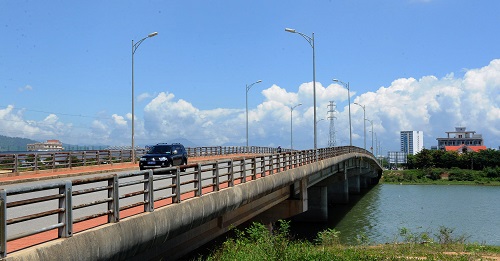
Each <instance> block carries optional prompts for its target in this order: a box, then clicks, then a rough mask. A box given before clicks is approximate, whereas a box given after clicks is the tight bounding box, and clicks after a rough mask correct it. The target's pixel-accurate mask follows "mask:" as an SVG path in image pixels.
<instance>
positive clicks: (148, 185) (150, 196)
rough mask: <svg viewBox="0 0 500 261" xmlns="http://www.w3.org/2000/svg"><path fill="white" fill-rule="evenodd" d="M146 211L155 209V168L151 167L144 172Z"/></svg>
mask: <svg viewBox="0 0 500 261" xmlns="http://www.w3.org/2000/svg"><path fill="white" fill-rule="evenodd" d="M144 177H145V182H144V192H145V193H144V202H145V204H144V212H153V211H154V209H155V198H154V187H153V170H152V169H149V170H148V171H147V172H146V173H144Z"/></svg>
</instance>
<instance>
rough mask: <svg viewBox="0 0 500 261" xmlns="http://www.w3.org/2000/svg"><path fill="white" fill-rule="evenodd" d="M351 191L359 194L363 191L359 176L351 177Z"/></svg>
mask: <svg viewBox="0 0 500 261" xmlns="http://www.w3.org/2000/svg"><path fill="white" fill-rule="evenodd" d="M348 180H349V182H348V183H349V193H351V194H359V193H361V185H360V178H359V176H352V177H349V179H348Z"/></svg>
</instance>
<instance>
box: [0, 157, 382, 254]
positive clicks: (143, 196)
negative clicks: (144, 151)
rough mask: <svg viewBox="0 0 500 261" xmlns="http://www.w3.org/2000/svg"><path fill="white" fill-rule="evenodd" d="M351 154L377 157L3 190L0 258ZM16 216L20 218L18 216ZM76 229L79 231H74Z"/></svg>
mask: <svg viewBox="0 0 500 261" xmlns="http://www.w3.org/2000/svg"><path fill="white" fill-rule="evenodd" d="M219 152H220V150H219ZM349 152H358V153H365V154H367V155H369V156H373V155H372V154H371V153H370V152H368V151H366V150H363V149H360V148H357V147H335V148H326V149H318V150H316V151H315V150H304V151H290V152H282V153H276V154H262V155H257V156H252V157H239V158H233V159H224V160H216V161H209V162H204V163H197V164H189V165H184V166H177V167H169V168H163V169H154V170H147V171H133V172H121V173H114V174H104V175H99V176H94V177H91V178H82V179H73V180H71V181H61V182H54V183H48V184H37V185H30V184H27V185H25V186H22V187H15V188H4V189H0V257H5V256H6V255H7V246H8V242H12V241H14V240H17V239H21V238H27V237H36V236H40V235H42V234H43V233H45V234H46V233H48V232H50V231H53V232H54V231H56V230H57V235H56V236H52V238H50V237H51V236H48V238H45V239H41V240H42V241H48V240H51V239H55V238H67V237H71V236H72V235H73V234H74V233H77V232H80V231H83V230H85V229H88V228H90V227H96V226H99V225H103V224H106V223H114V222H119V221H120V219H121V218H124V217H128V216H132V215H135V214H138V213H144V212H152V211H154V209H155V208H158V207H161V206H165V205H168V204H176V203H180V202H181V195H182V196H183V197H184V198H192V197H199V196H201V195H203V194H207V193H211V192H215V191H219V190H220V189H222V188H227V187H233V186H235V185H237V184H240V183H245V182H247V181H249V180H254V179H257V178H261V177H265V176H266V175H272V174H275V173H278V172H281V171H284V170H288V169H292V168H296V167H299V166H302V165H305V164H310V163H313V162H316V161H318V160H323V159H325V158H331V157H335V156H338V155H342V154H346V153H349ZM235 153H239V152H235ZM212 155H213V154H212ZM21 209H22V210H23V211H20V210H21ZM11 210H12V213H11V212H10V211H11ZM14 210H18V211H14ZM27 210H30V211H29V212H26V211H27ZM14 212H18V214H17V215H14ZM85 222H87V223H86V224H85ZM77 224H78V225H79V228H78V229H74V226H75V225H77ZM8 231H13V232H8Z"/></svg>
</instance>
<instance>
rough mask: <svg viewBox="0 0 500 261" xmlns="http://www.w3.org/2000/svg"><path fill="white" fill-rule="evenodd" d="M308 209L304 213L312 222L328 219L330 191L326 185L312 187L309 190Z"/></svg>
mask: <svg viewBox="0 0 500 261" xmlns="http://www.w3.org/2000/svg"><path fill="white" fill-rule="evenodd" d="M307 196H308V210H307V212H305V213H304V214H306V216H307V218H306V219H307V220H309V221H311V222H326V221H328V193H327V188H326V187H319V186H317V187H310V188H309V189H308V191H307Z"/></svg>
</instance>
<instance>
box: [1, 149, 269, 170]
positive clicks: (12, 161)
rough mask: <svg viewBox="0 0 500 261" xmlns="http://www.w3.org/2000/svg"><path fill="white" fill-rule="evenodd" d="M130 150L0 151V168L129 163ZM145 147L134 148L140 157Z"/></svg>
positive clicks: (196, 153) (197, 152)
mask: <svg viewBox="0 0 500 261" xmlns="http://www.w3.org/2000/svg"><path fill="white" fill-rule="evenodd" d="M275 150H276V149H275V148H269V147H254V146H252V147H240V146H216V147H194V148H186V151H187V153H188V156H189V157H203V156H213V155H225V154H244V153H256V154H262V153H273V152H274V151H275ZM131 152H132V151H131V150H88V151H36V152H28V153H16V154H0V170H7V171H11V172H23V171H37V170H50V169H57V168H74V167H80V166H91V165H99V164H114V163H123V162H131V161H132V160H131V159H132V153H131ZM145 153H146V149H136V153H135V155H136V157H137V158H140V157H141V156H142V155H144V154H145Z"/></svg>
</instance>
